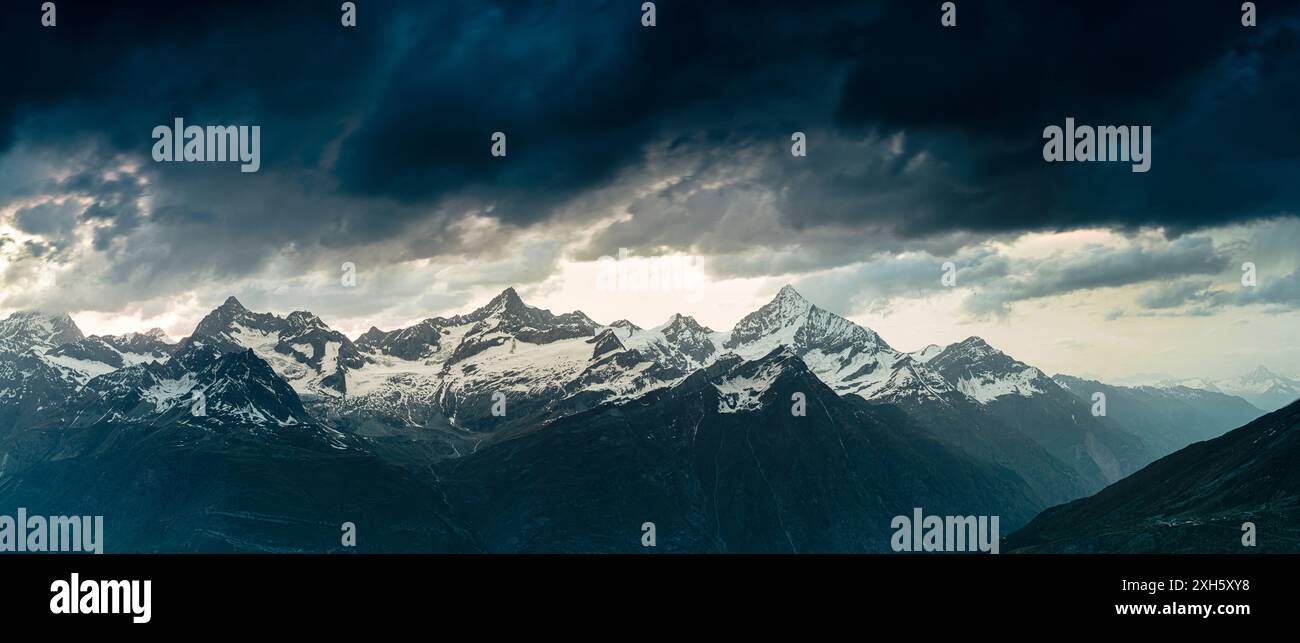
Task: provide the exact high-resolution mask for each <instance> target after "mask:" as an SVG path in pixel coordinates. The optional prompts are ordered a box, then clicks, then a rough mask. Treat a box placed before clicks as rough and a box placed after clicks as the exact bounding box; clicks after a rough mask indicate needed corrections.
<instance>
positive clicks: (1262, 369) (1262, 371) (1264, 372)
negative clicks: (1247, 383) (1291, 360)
mask: <svg viewBox="0 0 1300 643" xmlns="http://www.w3.org/2000/svg"><path fill="white" fill-rule="evenodd" d="M1246 377H1249V378H1252V379H1264V378H1266V377H1277V374H1276V373H1274V372H1273V371H1270V370H1268V367H1267V366H1264V365H1263V364H1260V365H1259V366H1256V367H1255V370H1253V371H1251V372H1250V375H1247V376H1246Z"/></svg>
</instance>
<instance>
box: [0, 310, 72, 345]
mask: <svg viewBox="0 0 1300 643" xmlns="http://www.w3.org/2000/svg"><path fill="white" fill-rule="evenodd" d="M85 338H86V336H85V335H84V334H83V333H82V332H81V329H80V328H78V327H77V323H76V322H74V321H72V317H70V316H69V315H68V314H67V313H47V312H41V311H35V310H22V311H18V312H15V313H13V314H11V315H9V316H8V317H6V318H5V319H4V320H0V342H6V343H9V344H11V345H13V346H14V347H16V348H24V349H25V348H31V347H33V346H43V347H53V346H58V345H60V344H66V343H69V342H76V341H80V340H83V339H85Z"/></svg>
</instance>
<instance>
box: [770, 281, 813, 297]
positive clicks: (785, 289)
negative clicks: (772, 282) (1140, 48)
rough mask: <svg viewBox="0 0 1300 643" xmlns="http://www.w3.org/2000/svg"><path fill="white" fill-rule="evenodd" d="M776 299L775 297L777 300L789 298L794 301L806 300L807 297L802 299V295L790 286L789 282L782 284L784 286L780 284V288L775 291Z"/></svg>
mask: <svg viewBox="0 0 1300 643" xmlns="http://www.w3.org/2000/svg"><path fill="white" fill-rule="evenodd" d="M776 299H777V300H781V299H791V300H795V301H808V300H807V299H804V298H803V295H801V294H799V291H797V290H795V289H794V286H791V285H790V284H786V285H784V286H781V290H779V291H777V293H776Z"/></svg>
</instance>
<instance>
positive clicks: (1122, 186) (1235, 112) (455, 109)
mask: <svg viewBox="0 0 1300 643" xmlns="http://www.w3.org/2000/svg"><path fill="white" fill-rule="evenodd" d="M358 4H359V19H358V22H359V26H358V27H357V28H355V29H344V28H342V27H341V26H340V25H339V22H338V18H339V12H338V3H331V2H306V1H302V2H274V3H265V2H254V1H251V0H250V1H237V0H222V1H219V2H218V1H211V2H203V1H195V2H186V3H183V4H181V3H173V2H167V3H161V2H159V3H152V2H131V3H110V2H102V1H94V2H77V1H73V0H63V1H62V2H59V3H58V12H59V13H58V15H59V26H58V27H56V28H53V29H45V28H41V27H40V25H39V20H38V15H37V14H36V12H35V11H34V10H32V11H31V12H30V13H31V16H30V17H29V18H30V19H29V20H26V21H24V20H23V19H22V18H23V16H24V13H23V10H18V9H11V11H10V13H9V19H7V20H5V21H4V26H3V27H0V29H3V30H4V33H3V34H0V35H3V38H0V53H2V54H3V55H4V57H5V59H6V60H7V61H12V63H11V64H10V65H8V68H7V70H6V78H5V79H4V82H3V83H0V154H4V153H6V152H8V153H17V151H18V150H39V151H43V153H48V150H56V151H59V153H65V154H67V155H69V156H77V157H79V161H78V163H79V165H78V166H77V172H76V173H79V174H80V175H81V176H82V178H81V179H78V180H89V178H88V175H87V174H86V172H85V170H86V169H87V168H95V167H102V166H105V165H110V164H113V163H117V162H119V161H120V159H122V158H124V157H125V158H130V159H135V160H136V161H137V162H140V161H143V165H142V166H140V168H139V170H138V171H137V173H136V174H137V175H138V177H139V178H143V179H145V183H146V185H147V187H145V188H140V187H139V185H134V186H128V185H125V184H123V185H112V184H111V183H90V184H87V185H74V184H67V185H63V186H58V189H62V190H64V191H66V192H70V193H75V194H83V195H88V196H90V197H91V198H92V199H94V200H95V203H94V205H92V206H90V207H88V208H86V209H85V210H84V211H83V212H81V213H80V214H79V217H80V220H81V221H82V222H83V223H86V224H91V225H95V226H97V227H96V232H95V235H96V236H95V239H94V246H95V248H97V249H98V250H100V251H102V252H106V253H110V254H111V256H112V257H113V261H114V273H113V274H114V275H115V276H116V277H117V278H122V279H126V278H127V277H128V276H129V277H130V278H131V279H132V280H133V281H132V283H139V284H142V285H143V284H145V283H147V282H148V279H146V278H145V277H142V276H141V275H144V274H147V273H154V274H159V275H161V276H159V277H158V278H159V279H168V280H181V281H177V282H176V283H177V284H183V278H182V277H183V276H179V275H178V274H177V273H178V271H179V272H189V273H194V274H196V275H207V276H234V275H241V274H251V273H253V272H255V271H257V270H259V269H260V268H261V267H263V266H264V265H265V264H266V263H267V262H268V261H269V259H270V258H271V257H272V256H275V255H278V254H286V253H287V254H288V255H289V256H290V258H291V260H292V261H296V262H298V263H301V264H302V265H304V266H308V265H314V264H319V265H328V264H331V263H335V262H336V261H337V260H338V257H337V256H336V255H337V254H339V253H342V254H348V253H352V254H355V253H356V252H357V251H356V250H354V249H355V248H359V247H369V248H374V247H377V246H378V245H382V244H389V246H388V247H389V248H390V251H389V252H387V253H380V254H376V257H377V258H379V257H382V258H379V259H378V260H387V261H399V260H403V259H409V258H413V257H421V256H434V255H438V254H442V253H449V252H464V251H466V250H467V247H466V246H467V244H469V243H470V242H468V241H465V240H463V239H461V238H459V237H458V236H457V233H456V232H455V231H454V230H453V228H454V226H455V224H456V223H457V222H458V221H460V220H461V219H462V218H463V215H464V214H465V213H479V214H486V215H487V216H490V217H493V218H496V219H498V220H500V221H501V222H503V223H506V224H508V229H509V227H510V226H527V225H534V224H538V223H556V222H559V223H565V224H567V225H571V226H581V225H583V224H585V223H586V222H587V221H589V220H590V219H591V218H593V217H596V216H607V215H608V214H610V212H608V211H607V207H606V206H615V205H617V204H620V203H621V204H622V206H623V207H626V206H627V204H629V203H630V204H631V207H630V212H631V213H632V215H633V218H632V220H630V221H627V222H624V223H620V224H618V225H615V226H614V227H612V228H610V229H609V230H608V231H606V232H605V233H604V234H602V235H598V236H597V238H596V239H595V241H594V242H593V246H592V247H591V248H589V249H587V251H586V252H587V254H588V255H592V256H599V255H601V254H613V253H614V252H616V250H617V248H618V247H620V246H623V247H632V248H645V247H651V248H656V249H683V250H690V251H694V252H701V253H705V254H712V253H731V252H741V251H744V250H746V249H753V248H781V247H792V246H793V247H797V248H798V249H799V251H800V252H803V253H804V254H806V255H807V257H806V258H805V259H803V260H800V259H798V258H797V257H796V256H794V255H792V254H787V255H784V261H785V265H784V267H785V268H788V269H799V268H801V267H802V268H804V269H813V268H824V267H829V266H834V265H837V264H838V265H843V264H844V263H849V262H852V261H859V260H861V259H862V258H863V256H862V255H860V254H857V253H856V252H855V248H864V249H865V250H864V252H866V251H868V250H870V251H880V250H886V251H890V252H894V251H898V250H900V249H904V248H909V247H910V248H917V247H921V248H925V249H927V250H931V251H934V252H938V253H941V254H942V253H949V252H952V251H955V250H956V248H955V247H953V244H954V243H955V240H961V239H971V238H977V237H979V236H987V235H991V234H1000V233H1015V232H1019V231H1023V230H1041V229H1068V228H1073V227H1080V226H1094V225H1113V226H1120V227H1136V226H1142V225H1161V226H1165V227H1167V228H1169V229H1170V230H1172V231H1174V232H1185V231H1187V230H1192V229H1196V228H1198V227H1202V226H1207V225H1215V224H1221V223H1225V222H1233V221H1242V220H1248V219H1252V218H1255V217H1260V216H1266V215H1273V214H1277V213H1279V212H1283V213H1287V212H1295V211H1296V210H1297V206H1298V205H1300V182H1297V181H1295V180H1294V177H1295V176H1296V175H1297V170H1300V167H1298V162H1297V157H1296V154H1295V150H1296V149H1300V128H1296V127H1294V126H1293V123H1294V113H1293V106H1294V105H1295V104H1300V74H1296V73H1294V70H1295V69H1296V68H1298V67H1300V46H1298V43H1297V29H1298V26H1297V12H1298V11H1300V9H1297V7H1296V6H1295V5H1293V4H1283V3H1271V2H1265V1H1261V2H1259V5H1260V11H1259V15H1260V26H1259V27H1257V28H1254V29H1247V28H1243V27H1241V25H1240V21H1239V15H1240V13H1239V10H1238V8H1237V4H1238V3H1224V2H1208V1H1206V2H1195V1H1193V2H1188V1H1178V2H1174V1H1170V2H1141V3H1131V2H1096V1H1092V2H1078V3H1065V2H1051V3H1025V2H1011V1H1001V2H998V1H991V0H990V1H982V2H961V3H959V5H960V8H959V26H958V27H956V28H954V29H943V28H941V27H940V26H939V11H938V4H937V3H933V4H932V3H921V2H910V1H903V0H900V1H898V2H877V3H871V2H862V1H860V0H854V1H848V0H845V1H843V2H836V1H827V2H819V3H816V4H815V5H807V4H801V3H793V2H781V3H775V2H771V3H769V2H749V1H746V2H740V1H735V2H726V1H710V2H698V1H685V0H683V1H676V0H661V1H659V2H657V3H656V4H657V8H658V23H659V24H658V26H657V27H654V28H643V27H641V26H640V4H641V3H640V2H637V1H626V0H618V1H615V0H608V1H605V2H578V1H575V2H532V3H522V2H489V1H483V0H477V1H474V2H469V1H466V2H436V3H398V2H361V3H358ZM177 116H182V117H184V118H186V120H187V122H189V123H191V124H257V125H260V126H262V133H263V139H262V151H263V154H262V156H263V160H262V170H261V172H259V173H257V174H254V175H244V174H241V173H239V172H238V171H236V170H235V169H234V168H233V167H232V166H227V165H221V164H196V165H184V164H155V163H152V162H151V161H150V160H149V159H148V154H149V150H150V147H151V145H152V140H150V138H149V132H150V131H151V129H152V128H153V126H155V125H158V124H168V123H170V122H171V119H172V118H174V117H177ZM1067 116H1073V117H1075V118H1077V119H1079V122H1080V123H1087V124H1112V123H1113V124H1149V125H1151V126H1152V127H1153V130H1154V134H1155V143H1154V150H1153V162H1152V170H1151V171H1150V172H1149V173H1147V174H1134V173H1131V172H1129V169H1128V167H1127V165H1123V164H1091V165H1088V164H1047V163H1044V162H1043V161H1042V158H1041V146H1042V139H1041V133H1042V129H1043V127H1044V126H1046V125H1051V124H1061V123H1063V121H1064V118H1065V117H1067ZM795 130H802V131H806V132H808V133H809V156H808V157H807V158H804V159H792V158H791V157H790V156H789V154H788V149H789V137H790V133H791V132H792V131H795ZM494 131H502V132H505V133H506V134H507V136H508V137H509V139H508V150H509V155H508V157H507V158H505V159H497V158H492V157H491V156H490V155H489V145H490V139H489V137H490V135H491V133H492V132H494ZM900 134H901V136H900ZM90 141H93V142H94V148H93V149H94V150H95V153H94V154H87V153H86V152H85V151H84V148H85V147H86V145H87V143H88V142H90ZM6 162H7V161H5V160H4V157H2V156H0V164H4V163H6ZM669 178H671V179H675V180H674V181H672V182H671V183H670V186H669V187H666V188H665V187H662V185H661V182H662V181H663V180H664V179H669ZM706 179H707V180H706ZM133 189H138V190H140V191H139V192H135V191H132V190H133ZM31 191H32V188H31V187H30V186H26V185H10V184H9V181H7V180H6V179H4V178H0V198H4V199H10V198H16V197H18V196H24V195H28V194H29V193H30V192H31ZM146 197H147V201H148V203H149V207H148V208H145V207H144V205H143V203H144V201H145V199H146ZM751 206H752V207H751ZM37 225H39V224H37ZM417 236H418V238H416V237H417ZM479 243H483V242H481V241H480V242H479ZM498 243H499V240H498ZM468 249H469V250H473V248H468ZM761 269H762V267H761V266H752V265H751V266H736V267H735V268H734V270H735V272H736V273H738V274H746V273H753V272H756V271H759V272H761ZM178 287H179V286H178ZM1024 296H1035V295H1034V294H1033V293H1032V292H1026V293H1023V294H1021V293H1016V292H1010V291H1009V292H1007V293H1006V294H1005V296H1004V297H1001V299H1007V298H1010V299H1015V298H1017V297H1024ZM997 306H998V304H997V303H996V302H994V307H995V308H996V307H997Z"/></svg>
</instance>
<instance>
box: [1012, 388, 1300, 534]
mask: <svg viewBox="0 0 1300 643" xmlns="http://www.w3.org/2000/svg"><path fill="white" fill-rule="evenodd" d="M1298 459H1300V402H1297V403H1292V404H1291V405H1290V406H1287V407H1285V408H1283V409H1281V410H1278V411H1274V412H1273V413H1270V414H1268V415H1265V416H1263V417H1261V418H1259V419H1257V420H1255V421H1253V422H1251V423H1250V424H1247V425H1246V426H1243V427H1241V428H1239V429H1236V430H1233V431H1230V432H1228V433H1227V434H1225V435H1223V436H1221V437H1218V438H1215V439H1213V440H1209V441H1205V442H1197V443H1196V444H1193V445H1191V446H1188V447H1186V448H1184V449H1182V450H1180V451H1178V452H1176V453H1173V454H1171V455H1168V456H1165V457H1164V458H1161V459H1160V460H1157V461H1156V462H1154V463H1152V464H1150V465H1148V466H1147V467H1145V468H1143V469H1142V470H1141V471H1138V472H1137V473H1134V474H1133V475H1131V476H1129V477H1127V478H1125V479H1124V480H1121V481H1119V482H1117V483H1115V484H1113V485H1111V486H1109V487H1107V488H1106V489H1104V490H1103V491H1101V492H1100V493H1098V494H1097V495H1095V496H1092V497H1091V498H1084V499H1081V500H1076V501H1074V502H1071V503H1068V504H1065V505H1062V506H1059V507H1053V508H1051V509H1048V510H1047V511H1044V512H1043V513H1042V515H1040V516H1038V517H1037V518H1035V519H1034V520H1033V521H1032V522H1030V523H1029V524H1028V525H1026V526H1025V527H1024V528H1023V529H1021V530H1020V531H1018V532H1016V533H1014V534H1012V536H1011V537H1009V538H1008V543H1007V544H1008V548H1020V549H1022V550H1025V551H1065V552H1229V553H1242V552H1246V553H1249V552H1255V551H1265V552H1294V551H1295V550H1296V546H1297V544H1300V467H1297V466H1296V462H1297V461H1298ZM1246 522H1250V523H1253V524H1254V525H1255V530H1256V543H1257V546H1256V547H1255V548H1247V547H1243V546H1242V536H1243V531H1242V525H1243V523H1246Z"/></svg>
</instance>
